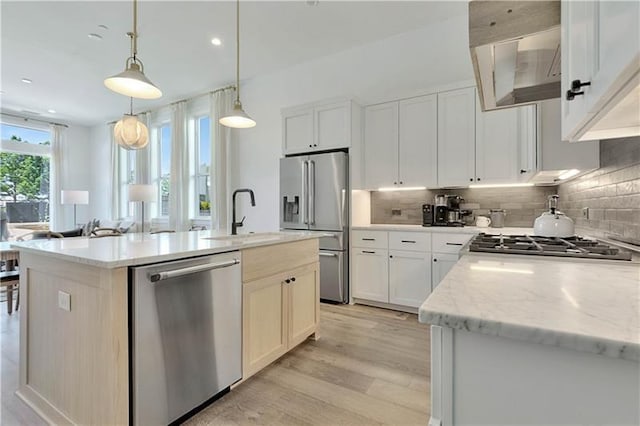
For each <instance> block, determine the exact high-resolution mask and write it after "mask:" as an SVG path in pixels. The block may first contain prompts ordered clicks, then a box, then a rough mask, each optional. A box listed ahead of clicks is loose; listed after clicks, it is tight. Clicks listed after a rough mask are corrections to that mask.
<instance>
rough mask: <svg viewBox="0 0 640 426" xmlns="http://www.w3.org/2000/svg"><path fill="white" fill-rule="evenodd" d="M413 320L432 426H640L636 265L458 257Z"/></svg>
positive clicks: (639, 275) (638, 268)
mask: <svg viewBox="0 0 640 426" xmlns="http://www.w3.org/2000/svg"><path fill="white" fill-rule="evenodd" d="M419 318H420V322H423V323H428V324H432V327H431V340H432V343H431V372H432V373H431V374H432V375H431V384H432V392H431V395H432V411H431V413H432V414H431V420H430V425H453V424H511V425H515V424H525V423H526V424H638V423H639V422H640V406H639V404H638V401H640V380H639V378H640V265H639V264H637V263H634V262H621V261H618V262H616V261H584V260H571V259H570V260H567V259H562V258H543V259H540V258H533V257H532V256H518V255H485V254H477V253H466V254H464V255H463V257H462V258H461V259H460V261H459V262H458V263H457V264H456V265H455V266H454V267H453V268H452V269H451V271H450V272H449V274H448V275H447V276H446V277H445V279H444V280H443V281H442V282H441V283H440V285H439V286H438V288H437V289H436V290H435V291H434V292H433V293H432V294H431V296H430V297H429V298H428V299H427V300H426V301H425V302H424V303H423V305H422V306H421V307H420V310H419Z"/></svg>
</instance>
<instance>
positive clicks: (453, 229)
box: [351, 224, 533, 235]
mask: <svg viewBox="0 0 640 426" xmlns="http://www.w3.org/2000/svg"><path fill="white" fill-rule="evenodd" d="M351 229H354V230H363V231H407V232H444V233H453V234H479V233H480V232H484V233H485V234H504V235H522V234H529V235H533V228H516V227H507V226H505V227H504V228H491V227H489V228H480V227H478V226H422V225H394V224H372V225H362V226H352V227H351Z"/></svg>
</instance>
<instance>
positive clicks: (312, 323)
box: [286, 264, 320, 349]
mask: <svg viewBox="0 0 640 426" xmlns="http://www.w3.org/2000/svg"><path fill="white" fill-rule="evenodd" d="M319 270H320V266H319V265H318V264H313V265H311V266H306V267H304V268H300V269H298V270H295V271H292V272H291V277H290V278H287V279H288V280H289V281H290V282H289V283H287V284H286V287H287V291H288V310H289V315H288V316H289V335H288V340H289V345H288V349H291V348H293V347H294V346H296V345H297V344H299V343H301V342H303V341H304V340H305V339H306V338H307V337H309V335H310V334H312V333H313V332H314V331H315V328H316V325H317V324H318V320H319V319H320V275H319V273H318V271H319Z"/></svg>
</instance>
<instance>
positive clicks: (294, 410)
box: [0, 304, 430, 425]
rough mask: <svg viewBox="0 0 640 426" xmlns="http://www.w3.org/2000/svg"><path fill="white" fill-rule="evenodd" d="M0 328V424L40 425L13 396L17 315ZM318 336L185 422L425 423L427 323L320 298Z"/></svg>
mask: <svg viewBox="0 0 640 426" xmlns="http://www.w3.org/2000/svg"><path fill="white" fill-rule="evenodd" d="M0 326H1V327H0V343H1V347H2V349H1V357H0V369H1V372H2V375H1V376H2V386H1V389H0V390H1V394H2V404H1V406H0V424H1V425H41V424H44V422H43V421H42V419H40V418H39V417H38V416H37V415H36V414H35V413H34V412H33V411H31V409H30V408H28V407H27V406H26V405H25V404H24V403H23V402H22V401H20V400H19V399H18V398H17V397H16V396H15V390H16V389H17V386H18V347H19V345H18V335H19V318H18V315H15V314H14V315H11V316H9V315H7V313H6V311H3V312H2V313H1V314H0ZM319 334H320V339H319V340H317V341H312V340H309V341H306V342H304V343H302V344H301V345H300V346H298V347H297V348H296V349H294V350H293V351H291V352H290V353H289V354H287V355H285V356H283V357H282V358H281V359H279V360H278V361H276V362H275V363H273V364H272V365H271V366H269V367H267V368H266V369H264V370H263V371H261V372H260V373H258V374H256V375H255V376H254V377H252V378H251V379H249V380H247V381H246V382H245V383H242V384H241V385H239V386H238V387H237V388H235V389H234V390H233V391H231V392H230V393H229V394H227V395H225V396H224V397H223V398H221V399H220V400H218V401H217V402H216V403H214V404H213V405H211V406H210V407H208V408H207V409H206V410H204V411H202V412H200V413H199V414H198V415H196V416H195V417H193V418H191V419H190V420H189V421H188V422H187V424H188V425H248V424H257V425H380V424H393V425H414V424H415V425H418V424H420V425H425V424H427V422H428V420H429V387H430V386H429V362H430V361H429V340H430V339H429V329H428V327H427V326H424V325H423V324H419V323H418V320H417V316H416V315H413V314H407V313H402V312H394V311H390V310H385V309H378V308H372V307H368V306H362V305H355V306H349V305H327V304H322V306H321V319H320V333H319Z"/></svg>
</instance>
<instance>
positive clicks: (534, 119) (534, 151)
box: [518, 99, 560, 182]
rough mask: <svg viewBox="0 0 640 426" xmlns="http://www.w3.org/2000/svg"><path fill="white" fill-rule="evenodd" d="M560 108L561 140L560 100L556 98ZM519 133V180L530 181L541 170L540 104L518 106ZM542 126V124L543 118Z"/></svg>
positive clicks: (558, 122) (558, 117)
mask: <svg viewBox="0 0 640 426" xmlns="http://www.w3.org/2000/svg"><path fill="white" fill-rule="evenodd" d="M556 101H557V104H558V110H557V113H556V117H555V120H556V123H557V124H558V126H557V128H558V137H557V139H558V141H559V140H560V100H559V99H558V100H556ZM518 111H519V112H518V116H519V117H518V127H519V130H518V133H519V135H520V141H519V143H518V158H519V164H518V174H519V176H518V181H520V182H528V181H529V180H530V179H531V177H532V176H533V175H534V174H535V173H536V172H537V171H538V170H540V160H539V158H538V152H539V145H540V144H542V136H541V135H539V134H538V116H539V113H540V111H539V106H538V105H525V106H522V107H520V108H518ZM540 122H541V126H542V120H541V121H540Z"/></svg>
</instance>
